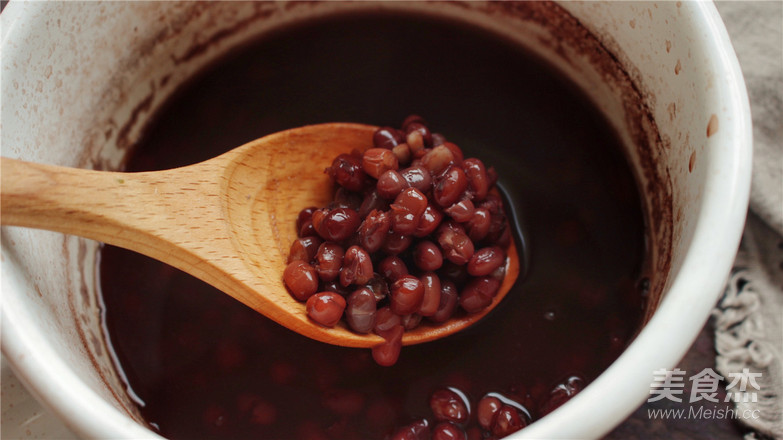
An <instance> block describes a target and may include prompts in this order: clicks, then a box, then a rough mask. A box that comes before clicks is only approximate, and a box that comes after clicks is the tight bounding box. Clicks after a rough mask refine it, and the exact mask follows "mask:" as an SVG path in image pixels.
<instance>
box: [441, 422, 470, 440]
mask: <svg viewBox="0 0 783 440" xmlns="http://www.w3.org/2000/svg"><path fill="white" fill-rule="evenodd" d="M467 438H468V437H467V435H466V434H465V431H463V430H462V429H461V428H458V427H457V426H455V425H453V424H452V423H449V422H440V423H438V424H437V425H435V428H433V429H432V440H467Z"/></svg>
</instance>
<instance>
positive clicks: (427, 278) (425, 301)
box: [419, 272, 442, 316]
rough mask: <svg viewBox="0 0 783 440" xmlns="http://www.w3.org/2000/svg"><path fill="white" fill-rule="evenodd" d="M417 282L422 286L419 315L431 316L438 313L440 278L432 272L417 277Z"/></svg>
mask: <svg viewBox="0 0 783 440" xmlns="http://www.w3.org/2000/svg"><path fill="white" fill-rule="evenodd" d="M419 280H420V281H421V284H422V285H423V286H424V298H422V300H421V307H419V315H421V316H433V315H435V313H437V312H438V308H439V307H440V303H441V290H442V287H441V284H440V278H439V277H438V276H437V275H436V274H434V273H432V272H427V273H425V274H423V275H422V276H421V277H419Z"/></svg>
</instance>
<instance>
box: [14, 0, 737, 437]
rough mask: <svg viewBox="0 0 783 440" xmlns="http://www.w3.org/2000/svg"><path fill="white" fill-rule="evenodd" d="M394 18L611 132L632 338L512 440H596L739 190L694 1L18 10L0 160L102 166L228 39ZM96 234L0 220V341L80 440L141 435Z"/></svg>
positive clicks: (704, 264)
mask: <svg viewBox="0 0 783 440" xmlns="http://www.w3.org/2000/svg"><path fill="white" fill-rule="evenodd" d="M362 9H404V10H409V11H413V12H415V13H422V14H438V15H442V16H448V17H451V18H453V19H457V20H464V21H467V22H470V23H473V24H475V25H478V26H482V27H486V28H490V29H492V30H493V31H495V32H499V33H502V34H506V35H508V36H510V37H511V38H513V39H515V40H517V41H519V42H520V43H522V44H524V45H526V46H528V47H529V48H530V49H531V50H533V51H535V52H537V53H539V54H540V55H542V56H544V57H545V58H547V59H548V60H550V61H551V62H552V63H553V64H555V65H556V66H558V67H559V68H560V69H562V70H563V72H565V73H566V74H567V75H569V76H570V77H572V78H573V79H574V80H575V81H576V82H577V84H578V85H580V86H581V87H582V88H584V89H585V90H586V91H588V94H589V95H590V97H591V98H592V99H593V100H594V101H595V102H596V104H597V105H598V106H599V107H600V108H601V109H602V110H603V111H604V112H605V113H606V114H607V115H608V117H609V119H610V120H611V121H612V123H613V124H614V125H615V128H616V129H617V130H618V132H619V133H620V134H621V137H622V139H623V141H624V143H625V144H626V146H627V153H628V157H629V158H630V160H631V162H632V164H633V166H634V168H635V171H636V174H637V177H638V179H639V181H640V185H641V187H642V188H643V189H644V193H645V204H646V209H647V211H648V213H649V214H650V215H649V216H648V217H649V219H648V220H649V222H650V226H651V228H650V230H651V232H650V237H649V240H650V241H651V243H652V244H653V251H654V258H653V260H652V264H653V271H654V273H655V275H654V276H653V278H652V296H651V298H652V301H650V303H651V306H650V310H649V311H648V314H647V318H646V320H647V322H646V325H645V326H644V328H643V330H642V331H641V333H640V334H639V335H638V336H637V337H636V339H635V341H634V342H633V343H632V344H631V345H630V347H629V348H628V349H627V350H626V351H625V352H624V353H623V354H622V355H621V357H620V358H619V359H618V360H617V361H616V362H615V363H614V364H612V365H611V367H610V368H609V369H608V370H606V372H605V373H603V374H602V375H601V376H600V377H598V378H597V379H596V380H595V381H594V382H593V383H592V384H590V385H589V386H588V387H587V388H586V389H585V390H584V391H583V392H581V393H580V394H578V395H577V396H576V397H575V398H573V399H572V400H571V401H569V402H568V403H567V404H565V405H564V406H563V407H561V408H559V409H558V410H556V411H555V412H553V413H552V414H550V415H548V416H546V417H545V418H543V419H542V420H540V421H538V422H536V423H534V424H533V425H531V426H530V427H528V428H526V429H524V430H522V431H520V432H519V433H518V434H516V435H515V436H514V438H526V437H530V438H576V437H579V438H584V437H597V436H600V435H602V434H604V433H606V432H608V431H609V430H610V429H611V428H613V427H614V426H616V425H617V424H618V423H620V422H621V421H622V420H623V419H624V418H625V417H627V416H628V415H629V414H630V413H631V412H632V411H633V410H634V409H635V408H636V407H637V406H638V405H639V404H640V403H642V402H643V401H644V399H645V398H646V397H647V396H649V387H650V383H651V380H652V372H653V371H654V370H656V369H659V368H663V367H672V366H674V365H675V364H676V363H677V362H678V361H679V359H680V358H681V357H682V356H683V354H684V353H685V351H686V350H687V348H688V347H689V346H690V344H691V343H692V341H693V340H694V338H695V337H696V335H697V333H698V332H699V330H700V329H701V327H702V326H703V324H704V322H705V320H706V319H707V317H708V314H709V311H710V309H711V307H712V305H713V304H714V303H715V301H716V299H717V297H718V295H719V294H720V292H721V289H722V286H723V282H724V279H725V277H726V276H727V274H728V272H729V269H730V267H731V263H732V261H733V258H734V255H735V251H736V248H737V246H738V243H739V238H740V234H741V231H742V227H743V223H744V219H745V212H746V207H747V201H748V193H749V187H750V173H751V169H750V159H751V127H750V110H749V106H748V99H747V96H746V92H745V88H744V84H743V80H742V75H741V73H740V69H739V66H738V63H737V59H736V57H735V55H734V53H733V50H732V47H731V44H730V42H729V39H728V36H727V34H726V31H725V29H724V27H723V24H722V23H721V20H720V18H719V16H718V13H717V11H716V10H715V8H714V6H713V5H712V4H710V3H703V2H676V3H675V2H660V3H647V2H622V3H612V2H586V3H576V2H565V3H563V4H561V5H554V4H549V3H543V2H530V3H513V2H502V3H501V2H497V3H483V2H475V3H474V2H470V3H459V2H449V3H440V2H393V3H388V4H386V3H377V2H352V3H336V2H325V3H309V2H303V3H291V4H284V3H261V2H248V3H238V2H214V3H201V2H199V3H195V2H182V3H180V2H138V3H136V2H106V3H102V2H101V3H94V2H28V3H15V2H12V3H11V4H9V5H8V6H7V7H6V9H5V10H4V11H3V13H2V15H1V18H2V103H3V113H2V154H3V156H8V157H18V158H23V159H27V160H32V161H39V162H45V163H54V164H61V165H69V166H80V167H88V168H99V169H112V168H117V167H118V166H119V164H120V162H121V160H122V157H123V155H124V153H125V152H126V151H127V149H128V147H129V146H130V145H132V144H133V143H134V142H135V141H136V140H137V139H138V136H139V133H140V130H141V129H142V128H143V127H144V125H145V123H146V122H147V121H148V120H149V117H150V115H151V114H153V113H154V112H155V110H156V109H158V108H159V107H160V106H161V104H162V103H163V102H165V100H166V99H167V98H168V97H169V96H170V95H171V93H172V92H173V91H174V90H175V89H176V88H177V87H178V86H179V85H180V84H182V83H183V82H184V81H186V80H187V79H188V78H190V77H191V76H192V75H193V74H194V73H195V72H197V71H199V69H201V68H202V67H204V66H205V65H206V64H208V63H209V62H211V61H212V60H214V59H216V58H218V57H219V56H220V55H221V54H223V53H225V52H226V51H228V50H230V49H231V48H233V47H236V46H237V45H239V44H241V43H242V42H244V41H247V40H249V39H253V38H256V37H258V36H259V35H261V34H263V33H264V32H268V31H270V30H272V29H275V28H277V27H279V26H284V25H285V24H287V23H292V22H295V21H298V20H302V19H306V18H307V17H311V16H314V15H323V14H330V13H334V12H336V11H342V10H362ZM96 250H97V246H96V245H95V243H91V242H88V241H85V240H81V239H77V238H74V237H65V236H62V235H59V234H55V233H49V232H43V231H33V230H26V229H21V228H10V227H4V228H3V229H2V294H3V295H2V301H3V303H2V350H3V354H4V355H5V356H6V358H7V360H8V362H9V363H10V364H12V366H13V368H14V370H15V371H16V373H17V374H18V376H19V377H20V379H21V380H22V381H23V382H24V383H25V384H26V385H27V386H28V387H29V389H30V390H31V391H32V392H33V393H34V394H35V395H36V396H37V397H38V398H39V399H40V400H41V401H42V402H43V403H44V404H45V405H46V406H47V407H49V408H50V409H51V410H52V411H53V412H54V413H55V414H57V415H58V416H59V417H61V418H62V419H63V420H64V421H65V422H66V424H67V425H68V426H69V427H70V428H71V429H73V430H74V431H75V432H77V433H78V434H80V435H82V436H84V437H88V438H144V437H155V436H156V435H155V434H154V433H153V432H152V431H150V430H148V429H147V428H146V426H145V425H144V424H143V421H142V419H141V417H140V416H139V414H138V411H137V410H136V407H135V406H134V404H133V398H132V396H131V395H129V394H128V393H127V392H126V390H125V388H124V385H123V381H122V379H121V378H119V377H118V376H117V373H116V372H115V369H114V368H113V364H112V359H111V355H110V353H109V351H108V350H107V346H106V343H105V340H104V337H103V334H102V327H101V320H100V316H99V310H100V299H99V297H98V296H97V295H96V288H95V285H96V272H95V264H96V255H97V253H96Z"/></svg>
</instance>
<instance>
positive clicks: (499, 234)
mask: <svg viewBox="0 0 783 440" xmlns="http://www.w3.org/2000/svg"><path fill="white" fill-rule="evenodd" d="M509 234H510V231H509V228H508V222H507V221H506V216H505V215H504V214H492V215H491V216H490V223H489V231H487V236H486V237H484V242H485V243H487V244H496V245H497V246H500V247H507V246H508V242H509V239H510V238H511V237H510V235H509Z"/></svg>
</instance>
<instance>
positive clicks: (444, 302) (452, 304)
mask: <svg viewBox="0 0 783 440" xmlns="http://www.w3.org/2000/svg"><path fill="white" fill-rule="evenodd" d="M458 302H459V292H458V291H457V287H456V285H455V284H454V283H453V282H452V281H449V280H442V281H441V288H440V304H438V311H437V312H435V314H434V315H432V316H429V319H430V321H432V322H435V323H441V322H445V321H447V320H449V318H451V317H452V315H454V311H455V310H456V309H457V303H458Z"/></svg>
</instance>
